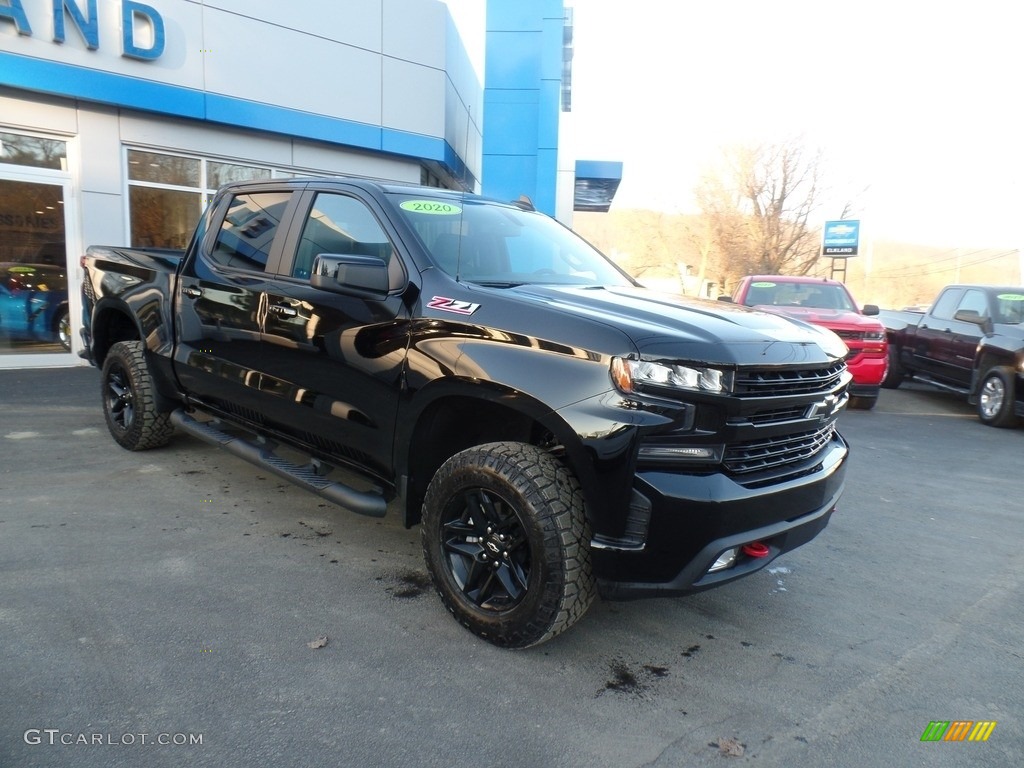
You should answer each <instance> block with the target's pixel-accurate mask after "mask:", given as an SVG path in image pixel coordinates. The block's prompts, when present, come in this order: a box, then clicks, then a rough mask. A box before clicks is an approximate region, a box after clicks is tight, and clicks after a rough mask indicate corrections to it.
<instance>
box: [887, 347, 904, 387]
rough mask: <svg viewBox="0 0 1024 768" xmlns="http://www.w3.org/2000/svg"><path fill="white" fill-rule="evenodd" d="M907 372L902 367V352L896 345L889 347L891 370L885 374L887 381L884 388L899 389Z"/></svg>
mask: <svg viewBox="0 0 1024 768" xmlns="http://www.w3.org/2000/svg"><path fill="white" fill-rule="evenodd" d="M904 376H906V371H904V370H903V366H902V365H900V350H899V347H897V346H896V345H895V344H890V345H889V369H888V370H887V371H886V372H885V379H884V380H883V381H882V386H883V387H884V388H885V389H897V388H898V387H899V385H900V384H902V383H903V377H904Z"/></svg>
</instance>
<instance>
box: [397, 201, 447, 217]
mask: <svg viewBox="0 0 1024 768" xmlns="http://www.w3.org/2000/svg"><path fill="white" fill-rule="evenodd" d="M399 207H400V208H401V209H402V210H403V211H411V212H412V213H428V214H430V215H432V216H458V215H459V214H460V213H462V208H461V207H460V206H458V205H455V204H454V203H443V202H441V201H440V200H406V201H405V202H403V203H402V204H401V205H400V206H399Z"/></svg>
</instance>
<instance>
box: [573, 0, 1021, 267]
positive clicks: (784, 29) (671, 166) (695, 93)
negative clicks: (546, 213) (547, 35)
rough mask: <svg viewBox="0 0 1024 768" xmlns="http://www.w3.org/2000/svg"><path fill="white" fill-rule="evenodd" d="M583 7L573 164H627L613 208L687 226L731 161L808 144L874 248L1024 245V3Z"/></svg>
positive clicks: (896, 0) (667, 2)
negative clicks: (662, 215)
mask: <svg viewBox="0 0 1024 768" xmlns="http://www.w3.org/2000/svg"><path fill="white" fill-rule="evenodd" d="M572 5H573V6H574V8H575V58H574V62H573V112H572V117H571V121H572V123H571V126H572V134H573V137H574V141H575V147H574V150H575V153H576V156H577V157H578V158H581V159H599V160H622V161H623V162H624V164H625V168H624V172H623V181H622V185H621V186H620V188H619V194H618V195H617V197H616V202H615V207H653V208H662V209H668V210H687V209H689V208H691V207H692V202H691V196H690V193H691V191H692V189H693V186H694V184H695V181H696V178H697V175H698V173H699V170H700V168H701V167H702V165H703V164H704V163H706V162H707V160H708V159H709V158H712V159H713V158H714V157H716V156H717V154H718V151H719V147H721V146H722V145H723V144H727V143H730V142H736V141H747V140H754V141H758V140H773V139H777V138H781V137H787V136H793V135H801V136H804V137H806V140H807V142H808V144H809V145H812V146H814V145H817V146H821V147H823V148H824V150H825V152H826V154H827V157H828V158H829V169H830V179H831V181H832V183H833V185H834V186H835V187H837V188H838V189H840V190H847V191H848V194H847V195H846V196H847V197H849V196H854V195H856V199H857V202H858V203H859V204H860V206H861V212H860V218H861V219H862V220H863V228H864V231H865V234H867V233H868V232H872V233H873V234H874V236H875V237H886V238H897V239H907V240H910V241H912V242H921V243H932V244H936V245H943V246H994V247H1008V248H1018V247H1020V246H1021V245H1024V242H1022V241H1024V236H1022V235H1021V234H1020V231H1021V229H1020V223H1021V220H1022V213H1024V212H1022V208H1024V192H1022V191H1021V190H1022V189H1024V160H1022V158H1024V149H1022V147H1024V140H1022V134H1024V130H1022V128H1024V126H1022V120H1021V118H1020V113H1021V112H1022V111H1024V104H1022V101H1024V96H1022V93H1024V83H1022V77H1021V74H1022V69H1024V67H1022V64H1024V59H1022V54H1021V49H1022V46H1021V43H1020V40H1019V37H1020V35H1021V32H1022V30H1024V23H1022V22H1024V10H1021V8H1022V6H1020V4H1019V3H1018V2H1016V0H972V2H970V3H966V2H962V1H961V2H956V3H954V2H950V1H949V0H933V1H932V2H921V1H919V0H888V2H877V1H876V0H867V1H864V0H861V2H856V3H851V2H843V3H839V2H829V1H827V0H824V1H823V0H762V1H760V2H758V1H756V0H700V1H699V2H691V1H689V0H682V1H676V0H631V1H630V2H628V3H627V2H622V0H576V1H575V3H572ZM865 189H867V192H866V193H865V192H864V191H863V190H865ZM839 212H840V211H839V210H838V209H837V210H833V211H828V210H826V211H823V218H832V217H835V216H837V215H838V214H839Z"/></svg>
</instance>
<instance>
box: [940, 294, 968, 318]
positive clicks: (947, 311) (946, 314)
mask: <svg viewBox="0 0 1024 768" xmlns="http://www.w3.org/2000/svg"><path fill="white" fill-rule="evenodd" d="M963 292H964V291H963V288H950V289H949V290H946V291H943V292H942V295H941V296H939V300H938V301H936V302H935V306H934V307H932V317H937V318H939V319H940V320H952V319H953V315H954V314H956V305H957V302H958V301H959V300H960V296H961V295H962V294H963Z"/></svg>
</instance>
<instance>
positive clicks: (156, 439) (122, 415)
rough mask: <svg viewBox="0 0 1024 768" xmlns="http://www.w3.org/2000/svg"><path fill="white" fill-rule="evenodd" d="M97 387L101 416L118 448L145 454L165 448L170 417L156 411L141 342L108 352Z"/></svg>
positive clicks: (120, 345) (170, 428)
mask: <svg viewBox="0 0 1024 768" xmlns="http://www.w3.org/2000/svg"><path fill="white" fill-rule="evenodd" d="M101 387H102V390H101V391H102V396H103V416H104V418H105V420H106V422H107V429H108V430H110V435H111V437H113V438H114V440H116V441H117V443H118V445H120V446H121V447H122V448H127V449H128V450H129V451H146V450H149V449H150V448H159V447H160V446H162V445H166V444H167V442H168V441H169V440H170V439H171V435H172V434H173V433H174V427H173V426H172V424H171V422H170V415H169V414H168V413H166V412H163V411H161V410H159V408H158V407H157V396H156V385H155V384H154V382H153V377H152V375H151V374H150V372H149V366H148V365H147V364H146V355H145V348H144V347H143V345H142V342H141V341H119V342H118V343H117V344H115V345H114V346H112V347H111V348H110V351H109V352H107V357H106V360H104V361H103V371H102V373H101Z"/></svg>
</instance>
